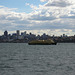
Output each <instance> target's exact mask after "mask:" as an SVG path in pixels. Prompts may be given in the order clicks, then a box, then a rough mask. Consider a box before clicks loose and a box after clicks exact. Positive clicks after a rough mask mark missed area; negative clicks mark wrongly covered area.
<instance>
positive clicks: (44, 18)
mask: <svg viewBox="0 0 75 75" xmlns="http://www.w3.org/2000/svg"><path fill="white" fill-rule="evenodd" d="M54 19H56V18H55V17H54V16H49V17H47V16H40V15H35V16H34V15H33V16H32V17H31V18H30V20H38V21H47V20H54Z"/></svg>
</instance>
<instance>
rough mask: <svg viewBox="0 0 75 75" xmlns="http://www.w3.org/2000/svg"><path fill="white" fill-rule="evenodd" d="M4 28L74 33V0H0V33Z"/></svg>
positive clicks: (49, 33)
mask: <svg viewBox="0 0 75 75" xmlns="http://www.w3.org/2000/svg"><path fill="white" fill-rule="evenodd" d="M5 30H7V31H9V33H13V32H15V31H16V30H20V31H22V32H23V31H27V32H32V33H34V34H43V33H46V34H48V35H62V34H67V35H75V0H0V35H2V34H3V32H4V31H5Z"/></svg>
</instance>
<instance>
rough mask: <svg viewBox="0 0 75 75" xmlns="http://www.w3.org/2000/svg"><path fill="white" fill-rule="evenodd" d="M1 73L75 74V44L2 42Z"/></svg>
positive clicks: (34, 74) (31, 74)
mask: <svg viewBox="0 0 75 75" xmlns="http://www.w3.org/2000/svg"><path fill="white" fill-rule="evenodd" d="M0 75H75V44H74V43H69V44H68V43H62V44H61V43H58V44H57V45H28V44H25V43H11V44H9V43H0Z"/></svg>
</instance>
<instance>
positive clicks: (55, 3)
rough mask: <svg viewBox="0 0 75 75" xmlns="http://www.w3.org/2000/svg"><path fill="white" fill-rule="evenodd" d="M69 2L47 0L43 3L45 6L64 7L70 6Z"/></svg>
mask: <svg viewBox="0 0 75 75" xmlns="http://www.w3.org/2000/svg"><path fill="white" fill-rule="evenodd" d="M70 5H71V4H70V3H68V2H66V1H64V0H60V1H53V2H52V3H50V2H48V3H47V4H45V6H48V7H49V6H56V7H66V6H70Z"/></svg>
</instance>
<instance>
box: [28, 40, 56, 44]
mask: <svg viewBox="0 0 75 75" xmlns="http://www.w3.org/2000/svg"><path fill="white" fill-rule="evenodd" d="M28 44H29V45H56V44H57V43H56V42H54V41H53V40H51V39H49V40H33V41H30V42H29V43H28Z"/></svg>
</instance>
